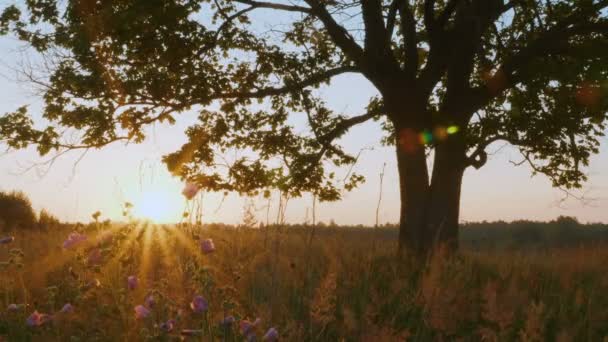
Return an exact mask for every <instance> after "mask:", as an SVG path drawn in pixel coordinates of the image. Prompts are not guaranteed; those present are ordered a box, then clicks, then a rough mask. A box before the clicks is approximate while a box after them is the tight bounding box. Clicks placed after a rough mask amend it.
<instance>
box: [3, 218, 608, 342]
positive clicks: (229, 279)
mask: <svg viewBox="0 0 608 342" xmlns="http://www.w3.org/2000/svg"><path fill="white" fill-rule="evenodd" d="M72 229H73V228H72V227H61V228H57V229H55V230H53V231H40V232H22V233H18V234H15V238H16V239H15V241H14V242H13V243H12V244H11V245H2V246H0V260H2V261H8V260H9V259H11V258H12V260H13V263H9V264H2V265H3V269H2V270H1V273H0V300H1V301H2V303H1V304H2V305H3V309H2V310H1V311H0V336H2V338H3V339H4V340H8V341H143V340H160V341H171V340H178V339H180V338H183V337H181V336H180V332H181V330H182V329H195V330H200V334H199V335H198V336H196V337H192V338H193V339H195V340H196V339H198V340H203V341H212V340H215V341H224V340H225V341H242V340H243V339H244V336H242V335H241V332H240V331H239V329H238V321H239V320H244V319H249V320H250V321H253V320H254V319H256V318H260V319H261V322H260V323H259V324H258V325H257V326H256V328H255V329H256V331H255V332H256V334H257V336H258V339H261V337H262V336H263V335H264V333H265V332H266V330H267V329H269V328H270V327H276V328H277V330H278V331H279V333H280V336H281V340H285V341H406V340H407V341H451V340H461V341H479V340H484V341H601V340H603V339H604V338H605V337H606V336H608V324H606V322H608V296H606V293H608V272H607V271H608V263H606V262H605V261H606V260H608V249H606V248H604V247H603V246H595V247H577V248H560V249H549V250H545V251H544V252H526V253H523V252H508V251H496V252H490V251H484V252H473V251H470V250H466V249H465V250H463V251H462V253H461V255H459V256H458V257H455V258H451V259H447V258H445V257H442V256H441V253H438V254H437V256H436V257H434V258H432V259H431V260H429V261H428V262H427V263H426V264H425V265H422V266H421V265H416V264H413V263H411V262H408V261H402V262H398V261H396V260H395V258H394V255H393V252H394V250H395V241H394V240H393V239H390V238H386V237H385V236H383V235H382V234H380V233H378V234H376V233H375V232H374V231H373V230H367V231H360V230H359V231H354V230H346V229H345V230H343V231H340V230H338V229H332V230H329V229H326V230H323V229H320V230H318V231H317V233H318V234H317V236H316V238H315V239H314V241H313V243H312V245H309V244H308V231H307V230H305V229H291V230H290V229H270V230H268V231H260V230H253V229H240V230H238V231H237V230H228V229H202V230H194V231H192V230H186V229H183V228H176V227H153V226H149V225H144V224H137V223H132V224H128V225H121V226H118V225H116V226H112V227H109V226H101V227H97V226H95V225H91V226H88V227H81V229H82V231H83V233H85V234H86V235H87V236H88V240H87V242H86V243H84V244H83V245H82V246H80V247H79V248H77V249H76V250H64V249H62V248H61V244H62V241H63V240H64V239H65V237H66V236H67V234H68V233H69V232H70V231H71V230H72ZM106 230H110V231H112V236H113V238H112V239H111V241H108V242H105V243H98V242H97V236H98V235H99V234H102V233H103V231H106ZM202 238H211V239H213V241H214V242H215V245H216V251H215V252H214V253H212V254H203V253H202V252H201V250H200V248H199V243H198V242H199V241H200V239H202ZM95 249H99V250H100V252H101V255H102V258H101V261H100V262H99V264H98V265H94V264H90V263H89V262H88V261H87V259H88V255H89V254H90V253H91V251H93V250H95ZM19 251H21V252H22V253H23V256H21V254H20V252H19ZM129 275H136V276H138V278H139V284H138V287H137V288H136V289H135V290H128V288H127V277H128V276H129ZM95 279H97V280H99V282H100V286H99V287H96V286H94V285H91V282H92V281H94V280H95ZM199 294H200V295H202V296H204V297H205V298H206V299H208V301H209V310H208V311H207V312H206V313H203V314H195V313H193V312H192V310H190V306H189V303H190V301H191V300H192V298H193V297H194V296H195V295H199ZM150 295H153V296H154V298H155V300H156V304H155V305H154V306H153V307H152V308H151V315H150V316H149V317H148V318H146V319H142V320H138V319H136V318H135V314H134V307H135V306H136V305H140V304H143V303H144V302H145V299H146V298H147V297H148V296H150ZM68 302H69V303H71V304H73V305H74V307H75V310H74V312H73V313H71V314H61V313H57V312H58V311H59V310H60V309H61V307H62V306H63V305H64V304H65V303H68ZM13 303H15V304H24V305H25V306H20V308H19V309H18V310H17V311H9V310H6V309H4V308H7V307H8V305H9V304H13ZM34 310H38V311H39V312H41V313H49V314H54V313H55V315H54V318H53V320H52V321H50V322H48V323H46V324H43V325H42V326H38V327H28V326H27V325H26V319H27V317H28V316H29V315H30V314H31V313H32V312H33V311H34ZM229 315H232V316H234V317H235V318H236V320H237V322H236V323H235V324H234V325H233V326H232V327H227V326H222V325H221V324H220V323H219V322H220V321H221V320H222V319H224V318H225V317H226V316H229ZM169 319H175V320H176V325H175V329H174V330H173V331H172V332H169V333H166V332H163V331H162V329H161V328H160V326H159V325H160V324H161V323H162V322H165V321H167V320H169ZM188 338H190V337H188ZM0 340H1V338H0Z"/></svg>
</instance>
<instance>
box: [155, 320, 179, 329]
mask: <svg viewBox="0 0 608 342" xmlns="http://www.w3.org/2000/svg"><path fill="white" fill-rule="evenodd" d="M159 327H160V330H162V331H164V332H172V331H173V328H174V327H175V320H174V319H170V320H168V321H166V322H163V323H161V324H160V326H159Z"/></svg>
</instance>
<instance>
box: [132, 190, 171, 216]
mask: <svg viewBox="0 0 608 342" xmlns="http://www.w3.org/2000/svg"><path fill="white" fill-rule="evenodd" d="M182 203H183V202H182V200H181V198H180V196H179V194H178V193H176V192H172V191H169V190H165V189H163V190H161V189H154V190H148V191H144V192H142V193H141V195H140V196H139V198H137V199H136V200H135V201H134V203H133V205H134V207H133V216H134V217H135V218H137V219H143V220H149V221H152V222H153V223H174V222H177V221H179V217H180V213H181V212H182V211H183V208H182Z"/></svg>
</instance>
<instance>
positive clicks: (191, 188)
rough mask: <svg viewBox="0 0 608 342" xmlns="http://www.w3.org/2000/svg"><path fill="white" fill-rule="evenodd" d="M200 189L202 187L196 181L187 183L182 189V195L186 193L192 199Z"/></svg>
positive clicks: (185, 195)
mask: <svg viewBox="0 0 608 342" xmlns="http://www.w3.org/2000/svg"><path fill="white" fill-rule="evenodd" d="M199 190H200V188H199V187H198V185H196V184H194V183H186V186H185V187H184V190H183V191H182V195H184V197H186V198H187V199H189V200H191V199H192V198H194V196H196V194H197V193H198V191H199Z"/></svg>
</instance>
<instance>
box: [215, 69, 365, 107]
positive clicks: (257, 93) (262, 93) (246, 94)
mask: <svg viewBox="0 0 608 342" xmlns="http://www.w3.org/2000/svg"><path fill="white" fill-rule="evenodd" d="M358 71H359V69H358V68H356V67H353V66H342V67H338V68H335V69H330V70H326V71H324V72H320V73H318V74H315V75H312V76H310V77H309V78H307V79H305V80H301V81H299V82H294V83H290V84H285V85H284V86H282V87H266V88H260V89H257V90H254V91H233V92H227V93H220V94H217V95H212V96H211V98H212V99H229V98H262V97H266V96H274V95H282V94H287V93H290V92H294V91H297V90H300V89H303V88H306V87H309V86H312V85H315V84H319V83H321V82H324V81H327V80H328V79H330V78H332V77H334V76H337V75H341V74H344V73H349V72H358Z"/></svg>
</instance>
